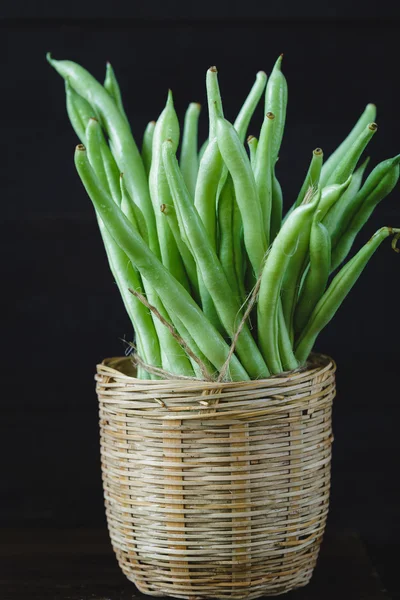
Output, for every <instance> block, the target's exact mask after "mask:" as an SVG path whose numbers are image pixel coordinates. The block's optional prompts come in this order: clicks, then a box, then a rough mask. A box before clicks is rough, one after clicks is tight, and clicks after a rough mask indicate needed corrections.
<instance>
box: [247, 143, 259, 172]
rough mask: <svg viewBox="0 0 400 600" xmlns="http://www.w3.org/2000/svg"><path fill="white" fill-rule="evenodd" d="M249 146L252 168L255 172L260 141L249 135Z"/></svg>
mask: <svg viewBox="0 0 400 600" xmlns="http://www.w3.org/2000/svg"><path fill="white" fill-rule="evenodd" d="M247 145H248V147H249V151H250V164H251V168H252V169H253V172H254V167H255V165H256V156H257V147H258V139H257V138H256V137H254V135H249V137H248V138H247Z"/></svg>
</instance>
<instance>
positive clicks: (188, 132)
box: [180, 102, 201, 198]
mask: <svg viewBox="0 0 400 600" xmlns="http://www.w3.org/2000/svg"><path fill="white" fill-rule="evenodd" d="M200 110H201V105H200V104H198V103H197V102H192V103H191V104H189V108H188V109H187V111H186V115H185V123H184V125H183V135H182V148H181V156H180V167H181V171H182V175H183V178H184V180H185V183H186V185H187V188H188V190H189V193H190V195H191V197H192V198H194V193H195V190H196V180H197V173H198V171H199V157H198V152H197V130H198V122H199V116H200Z"/></svg>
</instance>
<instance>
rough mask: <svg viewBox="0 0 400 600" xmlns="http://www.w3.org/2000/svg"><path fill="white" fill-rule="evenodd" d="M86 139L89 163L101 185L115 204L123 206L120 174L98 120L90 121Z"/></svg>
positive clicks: (91, 119)
mask: <svg viewBox="0 0 400 600" xmlns="http://www.w3.org/2000/svg"><path fill="white" fill-rule="evenodd" d="M85 137H86V146H87V151H88V157H89V161H90V164H91V165H92V167H93V169H94V171H95V173H96V175H97V177H98V178H99V180H100V183H101V184H102V185H103V186H104V188H105V189H106V190H108V191H109V192H110V194H111V196H112V197H113V199H114V202H116V203H117V204H118V205H119V204H121V190H120V185H119V179H120V173H119V171H118V167H117V165H116V163H115V160H114V157H113V155H112V154H111V150H110V148H109V147H108V145H107V142H106V140H105V139H104V136H103V133H102V131H101V126H100V123H99V122H98V121H97V119H95V118H90V119H89V121H88V124H87V127H86V133H85Z"/></svg>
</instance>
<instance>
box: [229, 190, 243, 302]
mask: <svg viewBox="0 0 400 600" xmlns="http://www.w3.org/2000/svg"><path fill="white" fill-rule="evenodd" d="M233 195H234V200H233V221H232V237H233V256H234V267H235V273H236V281H237V282H238V287H239V295H240V299H241V301H242V302H244V301H245V299H246V290H245V286H244V276H245V270H246V258H245V254H244V248H243V222H242V216H241V214H240V210H239V207H238V204H237V202H236V197H235V191H234V190H233Z"/></svg>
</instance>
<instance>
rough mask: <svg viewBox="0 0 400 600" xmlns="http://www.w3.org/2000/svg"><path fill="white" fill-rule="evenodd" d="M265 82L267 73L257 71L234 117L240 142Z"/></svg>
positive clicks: (242, 140) (244, 135)
mask: <svg viewBox="0 0 400 600" xmlns="http://www.w3.org/2000/svg"><path fill="white" fill-rule="evenodd" d="M266 83H267V74H266V73H264V71H259V72H258V73H257V75H256V80H255V82H254V84H253V87H252V88H251V90H250V93H249V95H248V96H247V98H246V100H245V101H244V103H243V106H242V108H241V109H240V111H239V114H238V116H237V117H236V119H235V122H234V124H233V126H234V128H235V129H236V131H237V132H238V136H239V139H240V141H241V142H242V143H243V142H244V140H245V137H246V133H247V128H248V126H249V123H250V120H251V117H252V116H253V114H254V111H255V109H256V107H257V104H258V103H259V101H260V98H261V96H262V94H263V92H264V89H265V85H266Z"/></svg>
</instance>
